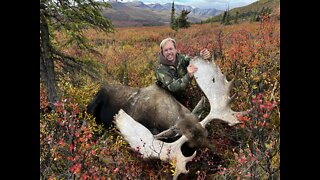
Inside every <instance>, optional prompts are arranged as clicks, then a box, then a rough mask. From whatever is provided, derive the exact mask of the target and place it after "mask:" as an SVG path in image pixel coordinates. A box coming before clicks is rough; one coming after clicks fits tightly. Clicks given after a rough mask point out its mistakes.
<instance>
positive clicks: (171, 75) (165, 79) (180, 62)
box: [155, 53, 191, 94]
mask: <svg viewBox="0 0 320 180" xmlns="http://www.w3.org/2000/svg"><path fill="white" fill-rule="evenodd" d="M190 60H191V57H189V56H187V55H182V54H178V53H177V58H176V61H175V64H172V63H171V62H170V61H168V60H167V59H166V58H165V57H164V56H163V55H162V54H161V53H159V54H158V66H157V69H156V72H155V73H156V79H157V84H158V85H160V86H161V87H163V88H165V89H167V90H169V91H170V92H172V93H173V94H179V93H180V92H181V91H183V90H185V88H186V87H187V85H188V84H189V82H190V81H191V78H190V77H189V75H188V73H187V67H188V65H189V62H190Z"/></svg>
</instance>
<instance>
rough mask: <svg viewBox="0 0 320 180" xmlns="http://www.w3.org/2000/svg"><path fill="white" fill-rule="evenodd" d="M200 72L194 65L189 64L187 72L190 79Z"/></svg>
mask: <svg viewBox="0 0 320 180" xmlns="http://www.w3.org/2000/svg"><path fill="white" fill-rule="evenodd" d="M197 70H198V68H197V67H196V66H195V65H193V64H189V66H188V67H187V71H188V74H189V77H193V74H194V73H195V72H196V71H197Z"/></svg>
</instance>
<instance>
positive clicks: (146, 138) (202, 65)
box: [87, 56, 246, 179]
mask: <svg viewBox="0 0 320 180" xmlns="http://www.w3.org/2000/svg"><path fill="white" fill-rule="evenodd" d="M190 63H192V64H194V65H196V66H197V67H198V71H197V72H196V73H195V74H194V76H195V80H196V82H197V84H198V86H199V87H200V89H201V90H202V91H203V92H204V94H205V96H206V98H207V99H208V100H209V104H210V112H209V114H208V115H207V116H206V117H205V118H204V119H203V120H201V121H200V119H199V117H198V116H197V115H196V113H195V111H196V110H195V109H196V108H195V109H194V111H192V112H191V111H190V110H189V109H187V108H186V107H184V106H183V105H182V104H181V103H179V102H178V101H177V100H176V99H175V98H174V97H173V96H172V95H171V94H170V93H169V92H167V91H166V90H164V89H162V88H160V87H158V85H156V84H153V85H150V86H148V87H145V88H133V87H128V86H123V85H112V86H111V85H105V86H103V87H102V88H101V89H100V91H99V92H98V93H97V94H96V96H95V97H94V99H93V100H92V101H91V103H90V104H89V105H88V106H87V111H88V112H89V113H91V114H93V115H94V117H95V118H96V121H97V122H98V123H103V124H105V125H106V126H110V125H111V124H112V122H114V123H115V124H116V126H117V128H118V129H119V130H120V133H121V135H122V136H123V137H124V138H125V140H126V141H128V142H129V144H130V146H131V147H132V148H133V149H136V150H137V149H139V151H140V153H141V154H142V155H143V157H144V158H159V159H161V160H164V161H168V160H175V161H176V174H175V175H174V177H173V178H174V179H177V178H178V176H179V174H181V173H187V172H188V171H187V170H186V168H185V166H186V163H187V162H189V161H191V160H192V158H193V157H195V154H196V151H195V152H194V153H193V154H192V155H191V156H187V157H186V156H185V155H184V154H183V153H182V152H181V147H182V145H184V144H185V143H188V146H190V147H191V148H192V147H201V146H203V144H204V143H206V141H205V139H206V137H207V135H208V132H207V130H206V128H205V126H206V124H208V123H209V122H210V121H212V120H214V119H217V120H222V121H224V122H226V123H228V125H229V126H233V125H235V124H238V123H240V122H239V121H238V119H237V116H239V115H243V114H245V113H246V111H243V112H235V111H233V110H231V108H230V103H231V102H232V100H233V99H234V98H235V95H233V96H232V97H230V96H229V92H230V90H231V88H232V86H233V83H234V80H235V79H236V76H237V73H236V75H235V76H234V78H233V79H232V80H231V81H228V80H227V79H226V76H225V75H223V74H222V72H221V70H220V68H219V67H218V66H217V65H216V63H215V62H214V59H213V60H212V61H211V62H209V61H206V60H203V59H202V58H201V57H198V56H196V57H194V58H193V59H192V60H191V61H190ZM204 100H205V99H204V98H202V99H201V100H200V101H199V103H198V105H199V106H201V104H204ZM198 105H197V106H198ZM113 119H114V121H113ZM165 139H171V140H172V141H169V142H168V141H165ZM168 152H170V154H168Z"/></svg>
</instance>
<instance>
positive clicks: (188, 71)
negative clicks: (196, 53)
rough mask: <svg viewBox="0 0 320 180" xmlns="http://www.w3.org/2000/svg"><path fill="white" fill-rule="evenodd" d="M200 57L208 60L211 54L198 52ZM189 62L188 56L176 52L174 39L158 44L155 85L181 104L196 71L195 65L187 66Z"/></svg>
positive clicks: (204, 50)
mask: <svg viewBox="0 0 320 180" xmlns="http://www.w3.org/2000/svg"><path fill="white" fill-rule="evenodd" d="M200 56H201V57H202V58H203V59H205V60H209V59H210V57H211V54H210V52H209V51H208V50H207V49H203V50H201V51H200ZM190 60H191V57H189V56H188V55H183V54H179V53H178V52H177V49H176V41H175V40H174V39H172V38H166V39H164V40H163V41H162V42H161V43H160V52H159V53H158V66H157V69H156V72H155V73H156V79H157V84H158V85H159V86H161V87H162V88H164V89H167V90H168V91H169V92H171V94H172V95H173V96H174V97H175V98H176V99H177V100H178V101H179V102H180V103H182V104H183V99H184V98H185V97H184V96H185V93H184V90H185V89H186V87H187V85H188V84H189V83H190V81H191V80H192V78H193V74H194V73H195V72H196V71H197V70H198V69H197V67H196V66H195V65H192V64H189V62H190Z"/></svg>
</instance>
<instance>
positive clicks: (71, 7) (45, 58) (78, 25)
mask: <svg viewBox="0 0 320 180" xmlns="http://www.w3.org/2000/svg"><path fill="white" fill-rule="evenodd" d="M109 7H111V6H110V5H109V4H108V3H105V2H98V1H91V0H77V1H73V0H40V80H41V82H42V83H43V85H44V87H45V89H46V90H47V93H48V100H49V102H51V103H53V102H55V101H57V100H59V93H58V91H59V90H58V87H57V70H56V63H59V64H60V65H62V66H61V67H63V69H62V71H63V72H69V73H77V72H79V71H84V72H86V73H87V74H89V75H90V76H91V77H95V76H97V74H94V71H93V70H92V69H91V70H90V66H87V67H86V66H85V63H84V61H82V60H81V59H79V58H76V57H70V56H68V55H66V54H65V53H63V52H62V50H61V47H65V46H68V45H74V44H75V45H77V47H78V48H79V49H80V50H87V51H89V52H95V53H98V52H97V51H95V50H94V48H93V47H91V46H90V45H89V44H88V43H87V39H86V38H85V37H84V31H85V30H86V29H88V28H93V29H96V30H102V31H104V32H106V33H108V32H113V31H114V27H113V25H112V23H111V21H109V20H108V19H106V18H104V17H103V16H102V14H101V12H102V8H109ZM57 31H59V32H61V33H63V34H64V35H65V36H66V43H65V44H58V43H57V42H58V41H57V38H56V37H55V32H57ZM63 72H62V73H63ZM51 107H53V106H52V105H51Z"/></svg>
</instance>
